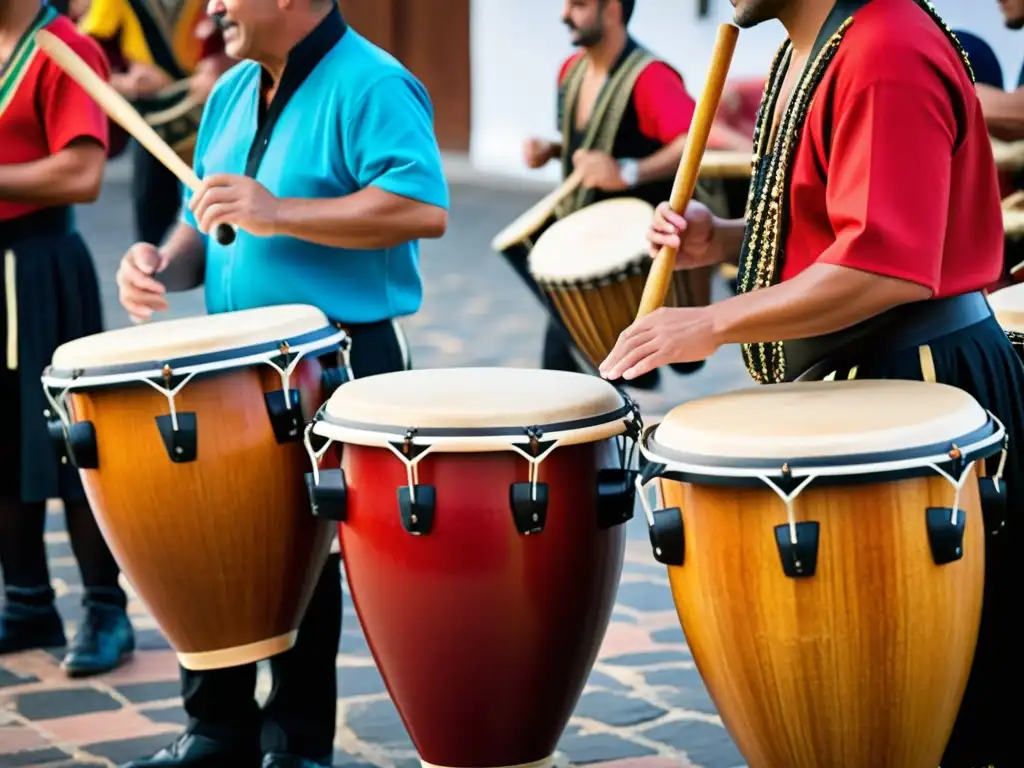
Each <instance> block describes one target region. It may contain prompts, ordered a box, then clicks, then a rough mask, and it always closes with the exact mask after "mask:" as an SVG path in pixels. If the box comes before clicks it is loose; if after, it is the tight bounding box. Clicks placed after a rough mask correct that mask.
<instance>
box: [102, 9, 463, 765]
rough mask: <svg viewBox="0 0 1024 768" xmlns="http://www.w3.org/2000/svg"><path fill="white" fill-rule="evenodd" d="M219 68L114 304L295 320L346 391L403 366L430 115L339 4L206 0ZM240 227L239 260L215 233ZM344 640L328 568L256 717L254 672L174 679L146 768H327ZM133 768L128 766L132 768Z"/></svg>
mask: <svg viewBox="0 0 1024 768" xmlns="http://www.w3.org/2000/svg"><path fill="white" fill-rule="evenodd" d="M210 11H211V12H212V13H213V14H214V15H215V17H216V18H218V19H219V24H220V25H221V27H222V29H223V31H224V39H225V43H226V47H227V53H228V54H229V55H230V56H232V57H233V58H236V59H241V60H243V61H241V62H240V63H239V64H237V65H236V66H235V67H233V68H232V69H231V70H229V71H228V72H227V73H226V74H225V75H224V76H223V77H222V78H221V79H220V80H219V81H218V83H217V86H216V87H215V88H214V90H213V92H212V94H211V96H210V99H209V101H208V102H207V105H206V108H205V112H204V115H203V119H202V124H201V126H200V130H199V136H198V140H197V147H196V153H195V170H196V173H197V175H198V176H199V177H200V178H201V179H203V187H202V189H201V190H200V191H199V192H198V193H196V194H195V195H191V194H186V196H185V205H184V206H183V210H184V213H183V217H182V218H183V220H182V221H181V223H179V224H178V226H177V228H176V229H175V231H174V232H172V233H171V235H170V236H169V238H168V239H167V241H166V242H165V243H164V244H163V245H162V246H161V247H160V248H159V249H157V248H155V247H154V246H153V245H150V244H146V243H140V244H136V245H135V246H133V247H132V249H131V250H130V251H129V252H128V253H127V254H126V255H125V257H124V259H123V260H122V263H121V267H120V269H119V270H118V277H117V282H118V286H119V289H120V298H121V303H122V304H123V305H124V307H125V308H126V309H127V310H128V312H129V313H130V314H131V315H132V316H133V317H135V318H137V319H146V318H149V317H151V316H152V314H153V312H158V311H161V310H165V309H167V308H168V304H167V300H166V292H167V291H175V290H187V289H190V288H193V287H196V286H198V285H200V284H205V293H206V304H207V308H208V311H210V312H224V311H234V310H241V309H248V308H252V307H260V306H267V305H277V304H288V303H305V304H312V305H315V306H317V307H319V308H320V309H321V310H323V311H324V312H325V314H327V315H328V316H329V317H330V318H331V319H332V320H335V321H337V322H339V323H341V324H342V326H343V327H344V328H345V329H346V330H347V331H348V332H349V334H350V336H351V338H352V349H351V364H352V368H353V373H354V375H355V376H357V377H363V376H368V375H373V374H376V373H383V372H387V371H392V370H398V369H401V368H405V367H408V364H409V363H408V357H407V353H406V349H405V344H404V340H403V337H402V336H401V331H400V329H399V328H398V325H397V323H396V322H395V318H398V317H401V316H404V315H409V314H411V313H414V312H416V311H417V310H418V309H419V307H420V303H421V300H422V285H421V278H420V272H419V268H418V256H419V246H418V242H417V241H418V239H420V238H425V237H429V238H435V237H440V236H441V235H442V234H443V233H444V232H445V229H446V227H447V208H448V204H449V199H448V188H447V185H446V183H445V179H444V175H443V171H442V166H441V159H440V152H439V150H438V147H437V142H436V139H435V136H434V132H433V108H432V106H431V102H430V98H429V96H428V94H427V92H426V90H425V89H424V87H423V86H422V84H421V83H420V82H419V81H418V80H416V79H415V78H414V77H413V76H412V75H411V74H410V73H409V72H408V71H407V70H406V69H405V68H404V67H403V66H402V65H401V64H400V63H399V62H397V61H396V60H395V59H394V58H392V57H391V56H390V55H389V54H387V53H386V52H384V51H382V50H381V49H379V48H377V47H376V46H374V45H372V44H371V43H369V42H368V41H367V40H366V39H365V38H363V37H362V36H360V35H359V34H358V33H357V32H356V31H354V30H353V29H350V28H348V26H347V24H346V23H345V21H344V19H343V17H342V16H341V14H340V12H339V11H338V9H337V7H336V6H335V0H292V2H290V3H288V4H284V3H278V2H277V0H213V2H212V3H211V5H210ZM221 223H230V224H233V225H235V226H237V228H238V232H237V237H236V239H235V242H234V243H233V244H230V245H227V246H224V245H220V244H219V243H218V242H217V240H216V239H215V238H212V237H210V236H209V233H212V232H214V231H216V228H217V226H218V225H219V224H221ZM340 631H341V589H340V566H339V559H338V555H337V554H334V555H332V558H331V560H330V561H329V563H328V567H327V569H326V570H325V572H324V574H323V576H322V578H321V580H320V583H319V584H318V586H317V588H316V591H315V593H314V596H313V599H312V601H311V603H310V605H309V609H308V610H307V612H306V617H305V619H304V621H303V624H302V626H301V627H300V630H299V638H298V641H297V644H296V646H295V648H294V649H293V650H291V651H289V652H287V653H284V654H281V655H279V656H276V657H273V658H272V659H271V670H272V672H273V674H274V689H273V692H272V694H271V698H270V700H269V701H268V702H267V704H266V705H265V707H264V708H263V711H262V712H261V711H260V710H259V708H258V706H257V704H256V702H255V699H254V689H255V683H256V667H255V665H248V666H244V667H233V668H229V669H219V670H213V671H209V672H194V671H188V670H184V669H182V670H181V673H182V681H183V697H184V704H185V709H186V712H187V713H188V715H189V727H188V729H187V730H186V732H185V733H184V734H183V735H182V737H181V738H179V739H178V740H177V741H176V742H174V743H173V744H172V745H171V746H170V747H168V748H167V749H165V750H162V751H161V752H159V753H157V754H156V755H155V756H154V757H152V758H149V759H147V760H139V761H135V762H133V763H130V764H129V766H131V767H132V768H143V767H144V766H149V767H153V768H155V767H156V766H166V767H168V768H169V767H170V766H182V767H184V766H189V767H190V768H205V767H206V766H217V767H218V768H221V767H222V766H228V765H230V766H238V768H256V766H259V765H261V760H262V765H263V766H264V768H271V767H272V766H273V767H276V768H285V767H286V766H288V767H290V766H295V767H296V768H304V767H307V766H315V765H330V764H331V756H332V754H333V747H332V743H333V739H334V730H335V707H336V689H335V657H336V655H337V649H338V640H339V634H340ZM126 768H127V767H126Z"/></svg>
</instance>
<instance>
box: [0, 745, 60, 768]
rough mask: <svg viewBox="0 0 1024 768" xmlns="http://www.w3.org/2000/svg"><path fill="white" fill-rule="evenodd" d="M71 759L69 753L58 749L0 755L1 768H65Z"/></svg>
mask: <svg viewBox="0 0 1024 768" xmlns="http://www.w3.org/2000/svg"><path fill="white" fill-rule="evenodd" d="M71 757H72V756H71V755H69V754H68V753H67V752H65V751H63V750H61V749H57V748H56V747H47V748H46V749H33V750H30V751H28V752H17V753H15V754H10V755H0V768H23V767H24V768H29V767H31V768H43V766H47V765H55V764H59V765H61V766H62V767H63V765H64V763H65V761H67V760H70V759H71Z"/></svg>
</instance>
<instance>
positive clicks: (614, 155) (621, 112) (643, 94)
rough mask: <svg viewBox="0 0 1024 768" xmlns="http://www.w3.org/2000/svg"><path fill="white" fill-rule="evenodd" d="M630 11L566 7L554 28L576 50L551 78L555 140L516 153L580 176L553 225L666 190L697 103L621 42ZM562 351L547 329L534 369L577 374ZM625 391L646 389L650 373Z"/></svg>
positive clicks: (608, 3)
mask: <svg viewBox="0 0 1024 768" xmlns="http://www.w3.org/2000/svg"><path fill="white" fill-rule="evenodd" d="M634 6H635V0H566V2H565V8H564V10H563V12H562V22H563V23H564V24H565V25H566V26H567V27H568V28H569V30H570V32H571V33H572V43H573V45H575V46H578V47H579V48H580V49H581V50H579V51H578V52H576V53H575V54H573V55H572V56H570V57H569V58H568V59H566V61H564V62H563V63H562V66H561V68H560V70H559V73H558V102H557V113H558V117H557V121H558V122H557V128H558V130H559V132H560V133H561V139H560V140H559V141H547V140H544V139H539V138H531V139H529V140H527V142H526V144H525V146H524V149H523V153H524V159H525V162H526V164H527V165H528V166H529V167H530V168H541V167H543V166H544V165H546V164H547V163H549V162H551V161H552V160H559V161H560V162H561V165H562V175H563V177H568V176H569V175H570V174H572V172H573V171H574V170H577V169H579V170H581V171H582V175H583V179H582V182H581V184H580V187H579V188H578V189H577V191H576V193H575V194H573V195H570V196H569V197H568V198H567V199H566V200H565V201H564V202H563V204H562V205H561V206H560V207H559V209H558V211H557V215H558V216H559V217H565V216H568V215H569V214H570V213H572V212H574V211H577V210H579V209H581V208H583V207H584V206H587V205H590V204H592V203H595V202H598V201H599V200H605V199H608V198H611V197H622V196H627V197H636V198H640V199H642V200H647V201H648V202H650V203H651V205H657V204H658V202H659V201H661V200H664V199H665V198H666V197H668V195H669V193H670V192H671V190H672V181H673V179H674V177H675V173H676V168H677V167H678V166H679V160H680V158H681V157H682V154H683V147H684V146H685V144H686V132H687V131H688V130H689V128H690V121H691V120H692V119H693V113H694V109H695V108H696V103H695V101H694V99H693V97H692V96H690V94H689V93H687V91H686V86H685V85H684V83H683V79H682V77H681V76H680V75H679V73H678V72H676V71H675V70H674V69H673V68H672V67H671V66H669V65H668V64H666V63H665V62H664V61H661V60H660V59H658V58H657V57H655V56H654V55H653V54H651V53H650V52H649V51H647V50H645V49H644V48H643V47H642V46H640V45H639V44H638V43H637V42H636V41H635V40H634V39H633V38H632V37H631V36H630V35H629V32H628V29H627V27H628V25H629V21H630V18H631V17H632V15H633V8H634ZM703 193H704V190H702V191H701V194H703ZM623 256H626V254H623ZM521 274H523V276H524V277H526V278H527V280H528V282H530V280H529V276H528V275H527V274H525V273H523V272H521ZM571 343H572V342H571V341H569V339H568V336H567V335H566V333H565V331H563V330H562V329H561V327H560V325H559V324H558V323H557V322H555V321H554V320H552V321H551V322H549V325H548V331H547V337H546V339H545V343H544V356H543V367H545V368H550V369H561V370H578V366H577V365H576V362H575V361H574V360H573V357H572V354H571V353H570V351H569V345H570V344H571ZM700 365H701V364H697V365H681V366H678V368H680V369H681V370H683V371H689V370H692V369H695V368H698V367H700ZM629 383H630V384H631V385H634V386H640V387H645V388H646V387H651V386H654V385H655V384H656V383H657V371H651V372H650V373H648V374H646V375H645V376H643V377H640V378H639V379H634V380H633V381H631V382H629Z"/></svg>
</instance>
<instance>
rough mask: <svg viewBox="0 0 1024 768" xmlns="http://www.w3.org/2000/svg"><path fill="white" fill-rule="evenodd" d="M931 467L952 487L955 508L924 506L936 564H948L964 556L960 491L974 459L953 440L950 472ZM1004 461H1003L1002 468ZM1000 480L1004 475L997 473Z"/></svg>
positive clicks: (929, 542)
mask: <svg viewBox="0 0 1024 768" xmlns="http://www.w3.org/2000/svg"><path fill="white" fill-rule="evenodd" d="M931 466H932V469H934V470H935V471H936V472H938V473H939V474H940V475H942V476H943V477H944V478H946V480H948V481H949V482H950V483H951V484H952V486H953V506H952V507H928V508H927V509H925V525H926V527H927V529H928V544H929V546H930V547H931V550H932V560H934V561H935V564H936V565H948V564H949V563H953V562H956V561H957V560H960V559H961V558H962V557H963V556H964V526H965V524H966V522H967V520H966V515H965V514H963V512H962V511H961V510H960V491H961V489H963V487H964V483H965V482H967V478H969V477H971V474H972V473H971V470H972V469H973V467H974V462H973V461H971V462H968V461H967V457H966V456H965V455H964V453H963V451H962V450H960V448H959V447H958V446H957V445H956V444H955V443H954V444H953V446H952V448H950V450H949V462H947V463H946V464H945V466H947V467H949V470H950V471H949V472H947V471H946V470H945V469H943V468H942V467H940V466H939V465H937V464H932V465H931ZM1002 467H1003V464H1002V462H1000V471H1001V470H1002ZM996 479H997V481H998V480H1001V478H1000V477H999V476H998V475H997V478H996Z"/></svg>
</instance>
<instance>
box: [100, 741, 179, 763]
mask: <svg viewBox="0 0 1024 768" xmlns="http://www.w3.org/2000/svg"><path fill="white" fill-rule="evenodd" d="M173 740H174V734H171V733H164V734H160V735H157V736H145V737H143V738H135V739H123V740H120V741H105V742H101V743H99V744H90V745H89V746H87V747H85V748H84V751H85V752H86V753H87V754H89V755H95V756H96V757H103V758H106V759H107V760H109V761H110V762H112V763H114V764H115V765H121V764H122V763H127V762H128V761H130V760H138V759H139V758H140V757H149V756H150V755H153V754H155V753H157V752H159V751H160V750H161V749H163V748H164V747H166V746H167V745H168V744H170V743H171V742H172V741H173Z"/></svg>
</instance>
